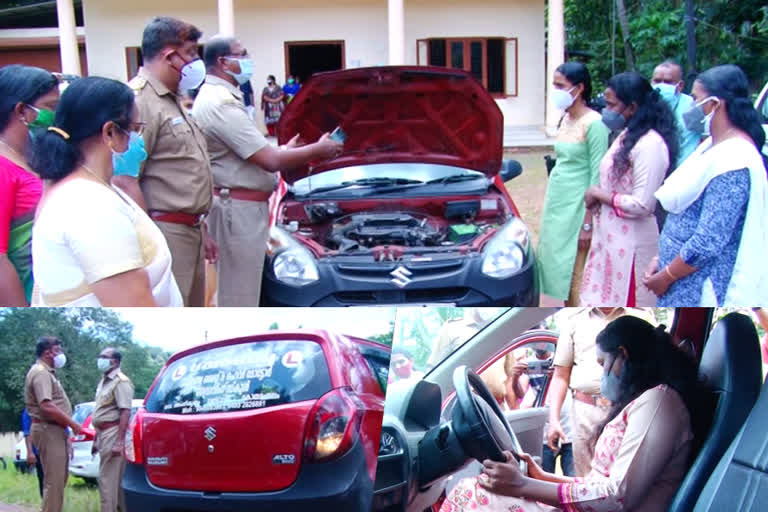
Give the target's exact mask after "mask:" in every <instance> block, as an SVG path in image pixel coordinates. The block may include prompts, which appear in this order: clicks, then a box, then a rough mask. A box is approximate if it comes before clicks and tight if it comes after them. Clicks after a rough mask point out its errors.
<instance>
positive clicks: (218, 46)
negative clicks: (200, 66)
mask: <svg viewBox="0 0 768 512" xmlns="http://www.w3.org/2000/svg"><path fill="white" fill-rule="evenodd" d="M234 42H235V38H234V37H214V38H213V39H211V40H210V41H208V42H207V43H206V45H205V48H203V62H205V67H206V68H208V69H211V68H215V67H216V64H217V63H218V62H219V59H220V58H221V57H226V56H227V55H230V54H231V53H232V43H234Z"/></svg>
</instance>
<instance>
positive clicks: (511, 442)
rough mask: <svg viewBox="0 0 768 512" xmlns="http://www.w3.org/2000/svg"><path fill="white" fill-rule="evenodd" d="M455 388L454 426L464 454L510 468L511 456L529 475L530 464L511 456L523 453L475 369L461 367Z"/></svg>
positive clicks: (456, 372) (521, 470) (521, 469)
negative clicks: (508, 464)
mask: <svg viewBox="0 0 768 512" xmlns="http://www.w3.org/2000/svg"><path fill="white" fill-rule="evenodd" d="M453 384H454V388H455V389H456V407H454V410H453V418H452V424H453V429H454V431H455V432H456V436H457V437H458V439H459V441H460V442H461V445H462V447H463V448H464V453H465V454H466V455H467V456H468V457H473V458H475V459H477V460H479V461H484V460H486V459H490V460H491V461H495V462H497V463H504V464H507V463H508V462H509V459H508V457H507V455H506V454H505V452H508V453H509V454H510V456H511V457H513V459H512V460H516V461H517V462H518V463H519V466H518V467H519V471H520V472H521V473H522V474H523V475H527V474H528V464H527V463H526V462H525V461H524V460H522V459H519V460H518V459H516V458H514V456H513V455H511V453H521V452H522V449H521V447H520V443H519V442H518V440H517V437H516V436H515V433H514V431H513V430H512V427H511V426H510V425H509V422H508V421H507V419H506V417H505V416H504V413H503V412H502V411H501V409H500V408H499V404H498V402H496V399H495V398H494V397H493V394H492V393H491V391H490V390H489V389H488V386H486V384H485V382H483V380H482V379H481V378H480V376H479V375H477V373H475V372H474V371H473V370H472V369H470V368H468V367H466V366H459V367H458V368H456V370H454V372H453ZM510 452H511V453H510Z"/></svg>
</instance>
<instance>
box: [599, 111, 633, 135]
mask: <svg viewBox="0 0 768 512" xmlns="http://www.w3.org/2000/svg"><path fill="white" fill-rule="evenodd" d="M602 117H603V123H604V124H605V126H607V127H608V129H609V130H611V131H612V132H617V131H619V130H621V129H622V128H624V125H626V124H627V119H626V118H625V117H624V116H623V115H622V114H619V113H618V112H614V111H613V110H609V109H607V108H604V109H603V114H602Z"/></svg>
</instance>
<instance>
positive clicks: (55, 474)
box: [30, 423, 69, 512]
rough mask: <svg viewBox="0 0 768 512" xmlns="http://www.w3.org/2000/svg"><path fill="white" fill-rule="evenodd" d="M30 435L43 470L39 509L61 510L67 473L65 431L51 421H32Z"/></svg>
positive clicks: (46, 511) (67, 458) (47, 510)
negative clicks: (41, 500) (41, 495)
mask: <svg viewBox="0 0 768 512" xmlns="http://www.w3.org/2000/svg"><path fill="white" fill-rule="evenodd" d="M30 436H31V437H32V444H34V445H35V446H36V447H37V452H38V453H39V454H40V461H41V462H42V464H43V468H44V470H45V478H44V479H43V504H42V508H41V509H40V510H41V511H42V512H61V510H62V508H63V506H64V487H66V485H67V478H68V475H69V453H68V450H67V447H68V443H67V431H66V429H64V428H63V427H60V426H59V425H54V424H52V423H33V424H32V428H31V429H30Z"/></svg>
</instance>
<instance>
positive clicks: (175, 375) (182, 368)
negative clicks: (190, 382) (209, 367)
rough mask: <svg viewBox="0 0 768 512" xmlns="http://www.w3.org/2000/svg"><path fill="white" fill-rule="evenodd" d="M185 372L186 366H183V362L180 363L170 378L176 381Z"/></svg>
mask: <svg viewBox="0 0 768 512" xmlns="http://www.w3.org/2000/svg"><path fill="white" fill-rule="evenodd" d="M186 374H187V367H186V366H184V365H183V364H180V365H179V366H178V367H177V368H176V371H175V372H173V375H172V376H171V378H172V379H173V380H175V381H176V380H179V379H181V378H182V377H184V376H185V375H186Z"/></svg>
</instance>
